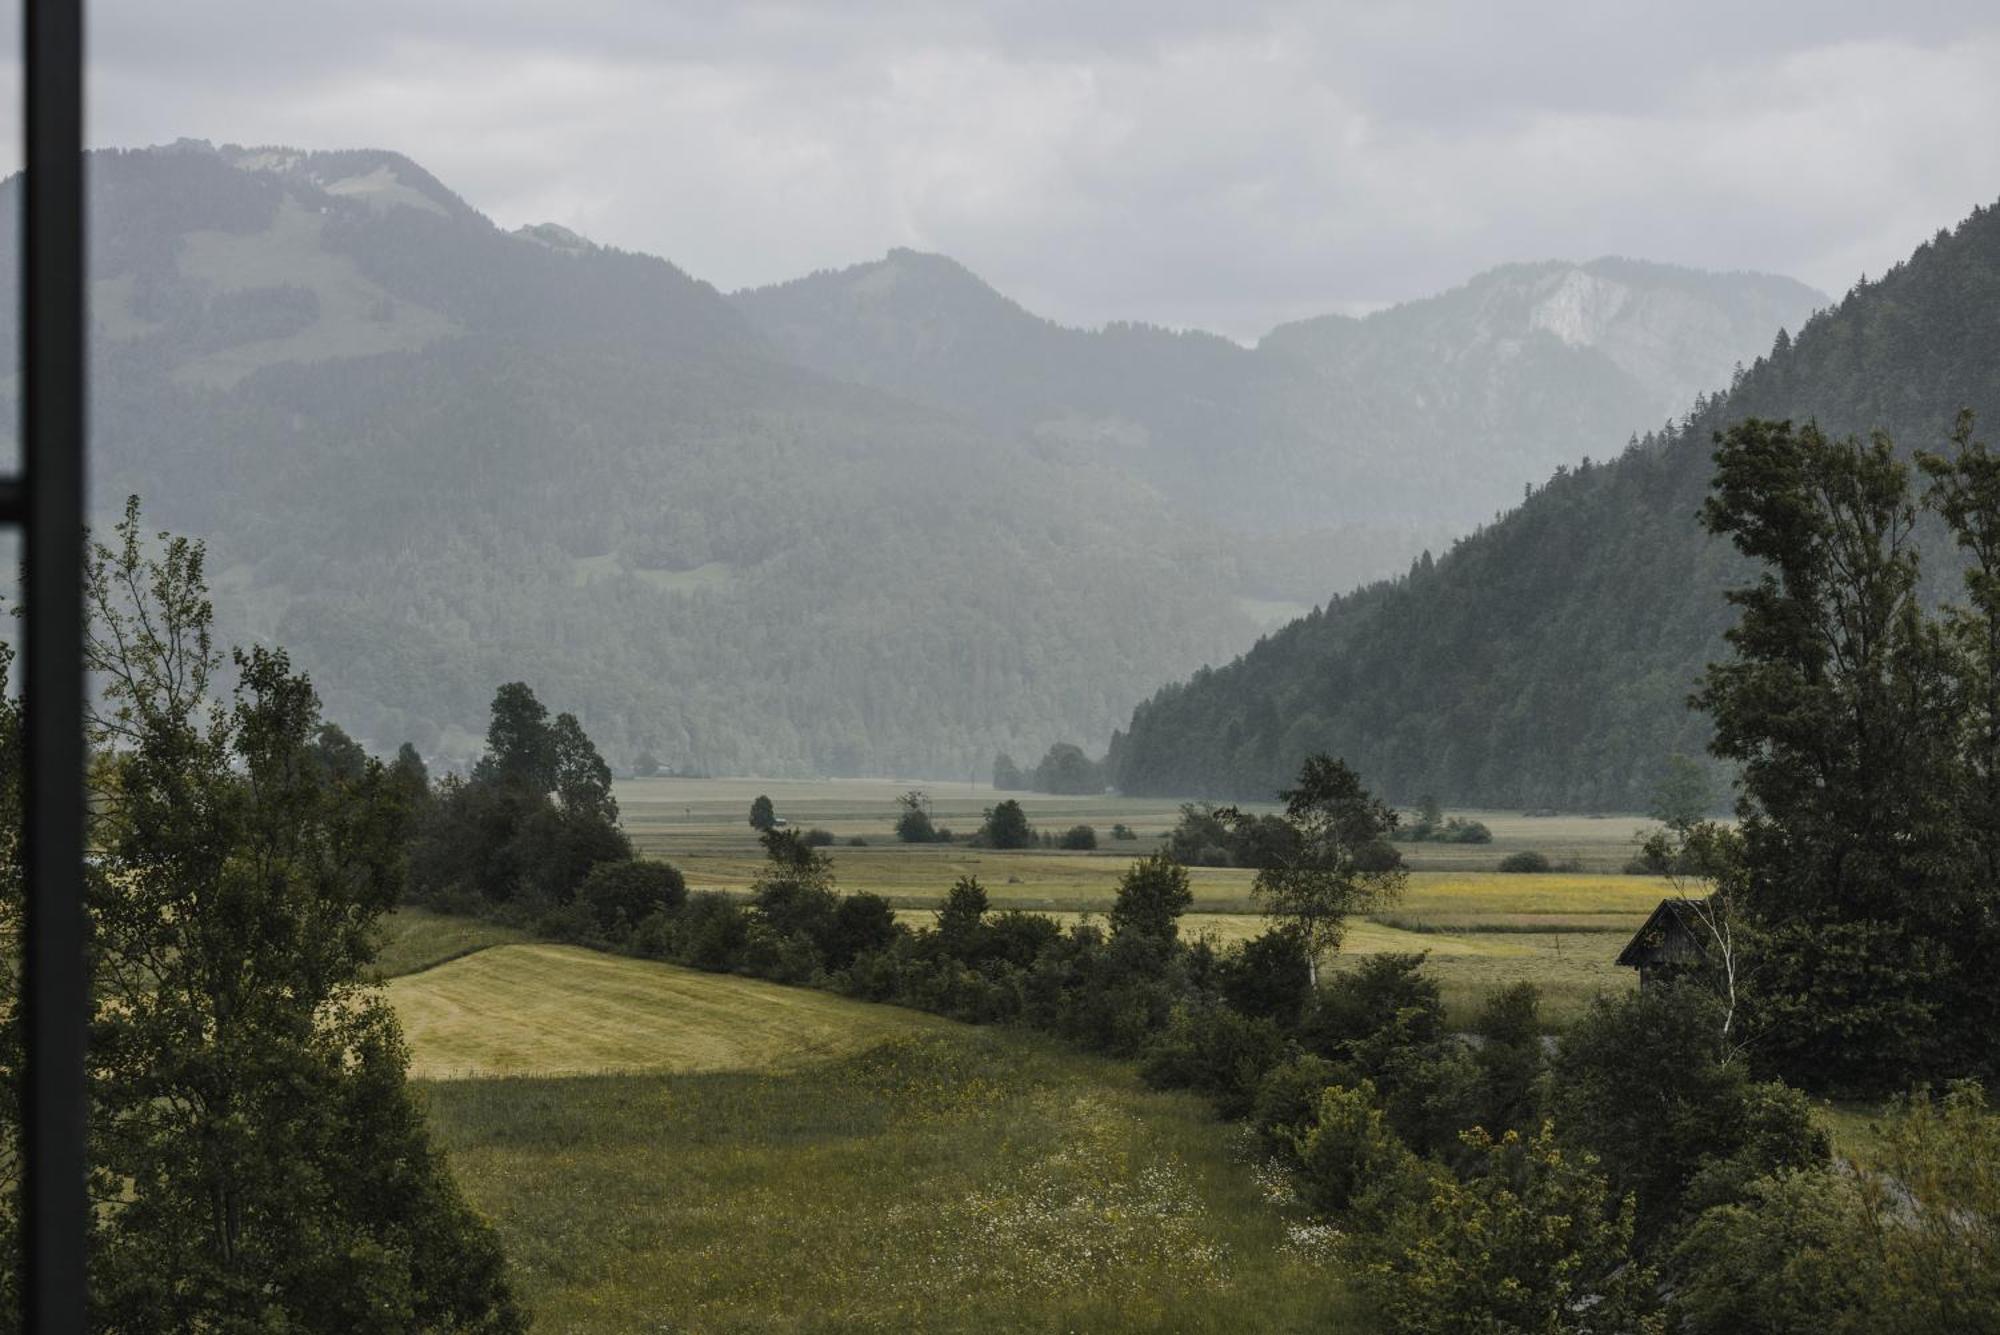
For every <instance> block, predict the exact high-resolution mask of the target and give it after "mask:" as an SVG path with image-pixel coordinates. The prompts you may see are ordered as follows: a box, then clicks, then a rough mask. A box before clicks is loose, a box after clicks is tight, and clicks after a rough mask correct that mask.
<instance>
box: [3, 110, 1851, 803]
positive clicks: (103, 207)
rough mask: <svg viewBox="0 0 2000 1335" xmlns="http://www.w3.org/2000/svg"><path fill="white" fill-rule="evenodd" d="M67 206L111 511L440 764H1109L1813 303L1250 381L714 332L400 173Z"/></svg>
mask: <svg viewBox="0 0 2000 1335" xmlns="http://www.w3.org/2000/svg"><path fill="white" fill-rule="evenodd" d="M90 182H91V210H92V211H91V220H92V231H91V238H90V240H91V254H90V259H91V275H92V283H91V301H92V320H93V330H94V335H95V337H94V339H93V350H92V357H93V368H92V369H93V398H92V448H93V488H94V495H95V500H96V504H97V509H98V511H99V512H100V513H109V512H111V511H114V510H115V509H116V507H117V505H118V503H119V501H120V500H122V497H123V496H124V495H125V494H126V493H128V492H136V493H138V494H140V495H141V496H142V497H143V498H144V500H145V503H146V506H147V516H148V522H149V523H151V524H154V525H157V526H158V527H161V528H168V529H173V530H175V531H179V532H185V533H189V534H191V535H194V536H198V537H201V538H203V539H205V540H206V541H207V542H208V544H209V547H210V555H211V560H210V568H211V572H212V577H213V582H214V587H215V594H216V601H217V606H218V614H219V617H220V620H221V628H222V630H223V632H224V634H225V635H227V636H229V637H231V638H235V639H239V640H250V639H262V640H270V641H276V642H279V643H282V644H284V645H286V646H287V647H288V648H289V649H290V650H291V651H292V653H293V654H294V656H295V658H296V659H297V660H298V661H299V662H300V664H301V665H302V666H304V667H305V668H306V669H307V670H308V671H310V672H311V673H312V675H313V676H314V679H315V681H316V683H317V684H318V685H319V687H320V690H321V692H322V694H323V696H324V697H325V700H326V703H327V706H328V710H329V713H330V714H331V715H332V716H333V717H335V718H338V719H340V720H341V721H342V722H344V723H346V724H347V725H348V726H349V727H350V728H351V729H352V730H354V731H355V732H356V733H357V734H358V735H360V736H362V737H364V738H366V739H367V740H368V741H369V742H370V743H371V744H373V745H375V746H377V747H384V748H386V747H393V746H394V745H395V744H396V743H397V742H399V741H401V740H404V739H405V738H408V739H411V740H414V741H416V742H417V743H418V745H419V747H420V749H422V750H424V751H425V752H426V753H427V754H430V755H432V756H434V757H439V758H442V759H444V760H446V761H452V760H455V759H462V758H463V757H465V756H467V755H470V754H472V753H473V752H474V751H475V750H476V745H477V739H476V736H475V734H476V732H477V730H478V729H479V727H480V726H481V723H482V720H483V717H484V712H485V705H486V702H487V700H488V699H489V698H490V696H491V693H492V691H493V689H494V687H495V686H496V685H497V684H498V683H499V682H501V681H507V680H515V679H521V680H526V681H529V682H530V683H531V684H534V685H535V686H536V687H537V689H538V690H539V691H540V692H541V693H542V695H543V698H544V699H546V700H547V701H548V702H549V703H550V704H551V706H552V707H555V708H564V709H571V710H574V711H576V712H577V713H578V714H579V715H580V717H582V719H583V720H584V722H585V724H586V726H587V727H588V728H589V729H590V731H591V732H592V734H593V736H596V737H598V738H599V740H600V742H601V743H602V744H603V746H604V747H605V750H606V751H607V753H608V754H609V755H610V756H611V757H612V758H613V760H614V761H615V762H618V763H630V762H631V761H632V760H633V758H634V757H636V756H637V755H638V754H640V753H641V752H650V753H652V754H653V755H655V756H657V757H658V758H659V759H661V760H662V761H663V762H665V763H666V764H668V765H670V766H673V767H675V768H679V769H682V770H689V771H707V772H739V773H741V772H759V773H773V774H777V773H906V774H925V775H953V774H969V773H973V772H975V771H983V769H984V766H985V764H986V762H987V761H988V760H989V759H990V758H991V756H992V755H993V753H994V752H995V751H997V750H1003V749H1004V750H1010V751H1013V752H1015V753H1017V754H1029V755H1032V754H1039V750H1040V748H1041V747H1042V746H1045V745H1046V744H1047V743H1048V742H1049V741H1051V740H1054V739H1056V738H1062V737H1068V738H1075V739H1082V740H1092V739H1101V738H1103V737H1105V736H1106V735H1108V734H1109V733H1110V732H1111V730H1112V727H1113V725H1114V724H1116V723H1118V722H1120V721H1121V720H1123V719H1124V718H1125V716H1126V714H1127V711H1128V710H1129V709H1130V706H1131V702H1132V701H1133V700H1135V699H1138V698H1140V697H1141V696H1142V695H1143V694H1144V693H1145V692H1146V691H1148V690H1150V689H1152V688H1154V687H1155V686H1156V685H1157V684H1158V683H1159V682H1161V681H1163V680H1168V679H1171V678H1173V677H1176V676H1180V675H1184V674H1187V673H1189V672H1191V671H1193V670H1194V669H1195V668H1197V667H1199V666H1200V665H1201V664H1203V663H1209V662H1217V661H1221V660H1222V659H1223V658H1224V657H1226V656H1227V655H1228V654H1230V653H1233V652H1236V651H1237V650H1239V649H1241V647H1242V646H1243V645H1245V644H1247V643H1248V642H1249V641H1250V640H1251V639H1252V638H1253V636H1254V635H1255V633H1256V630H1257V628H1258V627H1259V626H1260V625H1268V624H1272V623H1273V622H1274V621H1278V620H1282V618H1283V617H1284V615H1285V614H1286V613H1287V612H1288V611H1290V610H1302V608H1303V606H1304V605H1308V604H1311V603H1315V602H1318V601H1320V600H1321V599H1323V598H1325V597H1326V596H1327V595H1329V594H1331V593H1335V592H1337V591H1338V590H1340V589H1342V588H1344V587H1347V586H1349V585H1351V584H1352V583H1354V582H1355V581H1356V580H1358V579H1361V578H1364V577H1368V576H1373V575H1380V574H1382V573H1384V572H1386V571H1388V570H1391V569H1397V568H1400V567H1401V566H1403V565H1406V564H1407V563H1408V562H1409V561H1410V560H1411V559H1412V557H1413V556H1414V555H1415V554H1416V552H1417V551H1419V550H1420V549H1421V545H1422V544H1423V543H1424V542H1426V541H1434V540H1436V539H1438V538H1439V536H1440V535H1442V534H1443V533H1445V532H1448V531H1451V530H1453V529H1455V528H1462V527H1463V526H1464V525H1465V524H1466V523H1468V522H1470V521H1471V520H1472V519H1473V518H1476V517H1477V516H1479V515H1484V514H1487V513H1490V512H1491V511H1492V510H1493V509H1495V508H1496V507H1498V506H1499V505H1501V504H1503V503H1504V502H1505V501H1506V500H1507V499H1508V498H1509V497H1510V496H1512V495H1514V494H1516V493H1517V492H1518V490H1519V488H1520V487H1521V486H1522V485H1523V483H1524V482H1526V481H1527V480H1529V479H1531V478H1534V477H1537V476H1540V475H1542V474H1543V473H1545V472H1546V470H1547V468H1548V467H1549V466H1550V465H1551V463H1552V462H1553V461H1554V460H1556V459H1566V458H1574V457H1576V455H1578V454H1580V453H1583V452H1587V451H1588V452H1604V451H1606V450H1609V449H1613V448H1615V447H1616V444H1617V443H1618V442H1620V441H1622V440H1624V439H1625V438H1626V437H1627V436H1628V435H1629V434H1630V433H1631V431H1632V430H1634V429H1635V428H1639V427H1641V426H1642V425H1643V424H1644V423H1645V422H1647V421H1651V420H1656V419H1657V418H1659V417H1660V416H1661V415H1662V413H1663V411H1664V410H1665V406H1667V405H1671V404H1672V403H1674V402H1676V401H1678V400H1679V398H1680V397H1681V396H1683V395H1684V394H1685V393H1686V392H1687V386H1688V385H1690V384H1698V383H1705V382H1707V381H1708V380H1713V379H1715V378H1716V377H1726V375H1727V368H1728V367H1729V366H1731V365H1733V364H1734V362H1735V361H1736V360H1738V359H1741V358H1744V357H1747V356H1750V355H1752V354H1753V353H1754V351H1755V349H1756V348H1759V347H1762V346H1765V345H1766V344H1768V342H1769V340H1770V338H1771V336H1772V334H1773V333H1775V332H1776V330H1777V329H1778V328H1779V327H1780V326H1783V325H1786V324H1788V323H1797V322H1798V320H1799V319H1801V318H1802V317H1803V316H1804V314H1805V313H1806V312H1807V311H1808V310H1809V309H1810V308H1811V307H1812V306H1813V305H1815V304H1816V303H1817V301H1818V298H1817V295H1816V294H1814V293H1812V292H1811V291H1810V290H1809V289H1806V288H1803V287H1801V286H1800V285H1798V284H1794V283H1790V282H1789V281H1788V280H1782V279H1771V278H1765V277H1758V276H1753V275H1721V276H1717V275H1702V274H1695V273H1690V272H1688V271H1684V270H1675V269H1668V268H1664V267H1661V266H1653V265H1644V264H1638V263H1635V262H1631V261H1619V260H1604V261H1597V262H1593V263H1590V264H1583V265H1571V264H1545V265H1526V266H1513V267H1510V268H1506V269H1502V270H1497V271H1494V272H1493V273H1490V274H1487V275H1482V276H1481V277H1480V278H1478V279H1475V280H1474V281H1473V282H1471V283H1469V284H1467V285H1466V286H1465V287H1463V288H1461V289H1458V290H1456V291H1454V292H1452V293H1448V294H1445V295H1444V296H1441V297H1438V298H1434V299H1431V300H1429V301H1424V302H1418V303H1413V304H1412V305H1410V306H1407V307H1399V308H1396V309H1394V310H1390V311H1385V312H1380V313H1377V314H1375V315H1371V316H1369V317H1366V318H1364V319H1348V318H1345V317H1327V318H1326V319H1323V320H1316V321H1307V322H1304V323H1302V324H1298V325H1292V326H1286V327H1284V328H1281V329H1279V330H1276V331H1274V332H1273V333H1272V334H1271V335H1270V336H1268V337H1267V338H1266V339H1264V340H1263V341H1262V342H1261V343H1260V344H1259V345H1258V346H1257V347H1256V348H1254V349H1249V348H1243V347H1241V346H1239V345H1237V344H1234V343H1231V342H1228V341H1227V340H1223V339H1220V338H1216V337H1213V336H1209V335H1204V334H1199V333H1185V332H1172V331H1167V330H1161V329H1154V328H1147V327H1142V326H1127V325H1114V326H1109V327H1107V328H1105V329H1102V330H1095V331H1083V330H1074V329H1064V328H1062V327H1060V326H1057V325H1054V324H1052V323H1050V322H1047V321H1044V320H1040V319H1038V318H1037V317H1035V316H1033V315H1031V314H1029V313H1027V312H1026V311H1023V310H1021V308H1019V307H1018V306H1016V305H1014V304H1013V303H1011V302H1008V301H1007V300H1006V299H1005V298H1004V297H1001V296H1000V295H999V294H997V293H995V292H993V291H992V290H991V289H990V288H987V287H986V286H985V285H984V284H982V283H980V282H979V281H978V280H977V279H976V278H974V277H972V275H970V274H969V273H967V272H966V271H965V270H964V269H962V268H960V267H959V266H957V265H956V264H954V263H952V262H951V261H949V260H945V259H942V258H939V257H935V256H924V255H918V254H915V253H912V252H901V251H899V252H893V253H892V254H891V255H890V256H889V257H888V258H886V259H885V260H882V261H880V262H877V263H875V264H871V265H864V266H860V267H859V268H856V269H851V270H845V271H842V272H840V273H834V274H819V275H814V276H812V277H810V278H806V279H802V280H800V281H799V282H797V283H793V284H787V285H783V286H780V287H776V288H768V289H761V290H758V291H752V292H742V293H738V294H735V295H734V296H725V295H723V294H721V293H719V292H717V291H716V290H715V289H714V288H712V287H710V286H709V285H708V284H705V283H702V282H700V281H699V280H697V279H695V278H693V277H691V276H689V275H688V274H686V273H684V272H682V271H681V270H679V269H677V268H676V267H674V266H673V265H672V264H670V263H668V262H666V261H664V260H661V259H657V258H653V257H649V256H643V255H637V254H632V253H628V252H622V251H619V250H616V249H612V248H608V247H603V246H599V245H595V244H593V243H591V242H590V241H588V240H586V239H584V238H582V237H580V236H578V235H576V234H575V233H574V232H571V231H568V230H567V229H564V228H562V227H559V226H555V225H550V224H544V225H539V226H534V227H526V228H521V229H517V230H514V231H508V230H504V229H502V228H500V227H498V226H496V225H494V224H493V223H492V222H491V221H490V220H488V219H487V218H485V217H484V216H482V215H481V214H480V213H478V212H477V211H476V210H475V209H473V208H472V207H471V206H469V205H468V204H467V203H466V202H465V201H463V200H461V199H460V198H459V197H458V196H456V195H455V194H453V193H452V192H451V191H450V190H449V189H447V188H446V187H445V186H444V185H443V184H442V183H440V182H439V181H438V180H436V179H435V178H434V177H432V176H431V175H430V174H429V173H428V172H426V171H424V170H423V169H422V168H421V167H419V166H417V165H416V164H415V163H412V162H410V161H409V160H408V159H406V158H403V157H401V156H399V155H396V154H393V153H387V152H379V151H357V152H335V153H318V152H314V153H307V152H297V151H293V150H289V149H272V148H266V149H245V148H237V147H233V146H232V147H222V148H216V147H213V146H211V145H208V144H206V143H198V142H183V143H180V144H177V145H174V146H171V147H166V148H156V149H143V150H130V151H107V152H101V153H97V154H94V155H93V156H92V161H91V170H90ZM19 189H20V183H19V179H18V178H15V179H14V180H12V181H10V182H8V183H6V184H5V185H4V186H0V192H5V193H8V195H9V200H8V202H9V204H10V205H12V206H13V207H9V208H7V209H5V210H0V218H4V219H5V220H6V221H5V222H4V224H0V226H5V227H13V226H15V225H16V223H15V218H16V216H17V211H18V207H17V206H18V191H19ZM0 253H5V254H8V255H11V254H14V253H16V249H15V247H13V246H12V245H7V246H6V247H5V248H4V250H0ZM4 283H5V285H6V286H8V287H9V288H10V289H12V288H14V287H15V286H16V285H17V284H18V275H17V274H13V273H11V272H9V273H6V274H4ZM7 352H9V353H11V352H12V349H8V350H7ZM1606 440H1608V441H1609V442H1610V443H1609V444H1606V443H1605V441H1606Z"/></svg>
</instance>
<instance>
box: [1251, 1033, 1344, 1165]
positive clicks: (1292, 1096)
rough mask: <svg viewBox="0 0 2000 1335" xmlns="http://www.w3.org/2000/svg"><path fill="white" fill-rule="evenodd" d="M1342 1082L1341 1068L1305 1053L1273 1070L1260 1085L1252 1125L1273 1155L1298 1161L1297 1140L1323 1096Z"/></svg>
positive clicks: (1308, 1123)
mask: <svg viewBox="0 0 2000 1335" xmlns="http://www.w3.org/2000/svg"><path fill="white" fill-rule="evenodd" d="M1339 1083H1340V1068H1339V1067H1337V1066H1335V1065H1334V1064H1333V1063H1332V1062H1330V1061H1328V1060H1327V1059H1326V1058H1324V1057H1316V1056H1314V1055H1313V1054H1312V1053H1310V1052H1308V1053H1304V1054H1302V1055H1300V1056H1297V1057H1294V1058H1292V1059H1291V1060H1290V1061H1288V1062H1283V1063H1281V1064H1279V1065H1277V1066H1274V1067H1272V1068H1271V1069H1270V1070H1269V1071H1266V1072H1265V1073H1264V1079H1263V1080H1262V1081H1261V1082H1259V1084H1258V1086H1257V1098H1256V1100H1255V1102H1254V1103H1253V1104H1252V1105H1251V1109H1250V1125H1251V1127H1252V1128H1253V1129H1255V1130H1256V1132H1257V1134H1258V1136H1259V1137H1260V1138H1262V1140H1263V1142H1264V1145H1265V1147H1266V1148H1267V1149H1269V1150H1271V1151H1272V1152H1273V1153H1275V1154H1278V1155H1280V1156H1281V1157H1283V1158H1286V1159H1288V1160H1289V1159H1295V1157H1296V1155H1297V1153H1298V1137H1300V1136H1302V1135H1304V1134H1305V1132H1306V1130H1307V1128H1308V1127H1310V1126H1311V1125H1312V1122H1313V1118H1314V1117H1315V1115H1316V1112H1317V1110H1318V1108H1319V1102H1320V1095H1322V1094H1324V1093H1326V1091H1327V1090H1329V1089H1331V1088H1332V1087H1333V1086H1335V1085H1337V1084H1339Z"/></svg>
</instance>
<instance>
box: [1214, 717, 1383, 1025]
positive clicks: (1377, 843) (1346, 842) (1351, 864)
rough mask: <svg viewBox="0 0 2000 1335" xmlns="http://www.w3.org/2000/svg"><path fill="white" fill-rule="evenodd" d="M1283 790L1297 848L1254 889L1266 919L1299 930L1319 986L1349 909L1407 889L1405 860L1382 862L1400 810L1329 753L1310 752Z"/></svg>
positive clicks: (1373, 903) (1377, 902) (1370, 905)
mask: <svg viewBox="0 0 2000 1335" xmlns="http://www.w3.org/2000/svg"><path fill="white" fill-rule="evenodd" d="M1280 796H1282V797H1283V798H1284V800H1285V822H1286V824H1288V825H1289V826H1290V827H1291V828H1292V830H1293V831H1294V833H1295V834H1296V836H1297V851H1296V852H1295V853H1293V854H1292V855H1291V856H1290V857H1288V858H1287V859H1286V860H1285V861H1284V862H1283V863H1281V864H1279V865H1277V866H1273V867H1266V868H1264V869H1263V870H1261V871H1259V872H1258V873H1257V879H1256V881H1255V882H1253V883H1252V886H1251V893H1252V894H1254V895H1255V896H1256V897H1257V898H1258V899H1259V900H1261V901H1262V902H1263V905H1264V912H1265V915H1266V916H1267V917H1269V918H1271V919H1272V920H1273V921H1274V922H1277V923H1279V924H1281V925H1283V926H1284V927H1286V928H1287V929H1288V930H1290V931H1292V932H1294V933H1296V934H1297V936H1298V939H1299V942H1300V944H1302V945H1303V946H1304V947H1305V950H1306V962H1307V968H1308V970H1309V972H1310V973H1311V975H1312V981H1313V984H1314V985H1315V986H1317V985H1318V982H1319V958H1320V956H1321V955H1323V954H1325V953H1326V952H1327V951H1330V950H1333V949H1335V948H1336V947H1337V946H1339V944H1340V939H1341V934H1342V932H1343V930H1344V927H1345V924H1346V921H1347V917H1348V915H1349V914H1351V913H1357V912H1361V911H1363V910H1365V909H1369V908H1373V907H1376V906H1378V905H1381V904H1385V903H1388V902H1389V901H1391V900H1393V899H1394V898H1395V897H1396V896H1397V895H1398V894H1400V893H1401V891H1402V887H1403V882H1404V879H1405V875H1404V872H1403V870H1402V867H1401V865H1400V860H1394V861H1392V862H1391V863H1390V864H1389V865H1387V866H1385V865H1383V863H1382V861H1381V854H1382V850H1383V849H1384V847H1385V846H1386V845H1385V841H1386V840H1387V839H1388V837H1389V835H1390V834H1391V833H1392V832H1393V831H1394V830H1395V828H1396V813H1395V812H1394V811H1391V810H1390V809H1389V808H1388V807H1387V806H1385V805H1383V804H1382V802H1381V801H1380V800H1378V799H1377V798H1375V797H1374V796H1373V795H1371V794H1370V793H1369V792H1368V790H1367V789H1365V788H1364V787H1362V785H1361V780H1360V778H1359V776H1357V775H1356V774H1355V773H1354V771H1353V770H1351V769H1349V768H1348V767H1347V765H1346V764H1345V763H1344V762H1342V761H1339V760H1335V759H1333V758H1332V757H1330V756H1325V755H1315V756H1309V757H1307V759H1306V762H1305V765H1304V767H1303V768H1302V769H1301V770H1300V772H1299V778H1298V782H1297V784H1296V785H1295V786H1293V787H1292V788H1289V789H1287V790H1286V791H1285V792H1284V793H1282V794H1280ZM1392 856H1393V855H1392Z"/></svg>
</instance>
